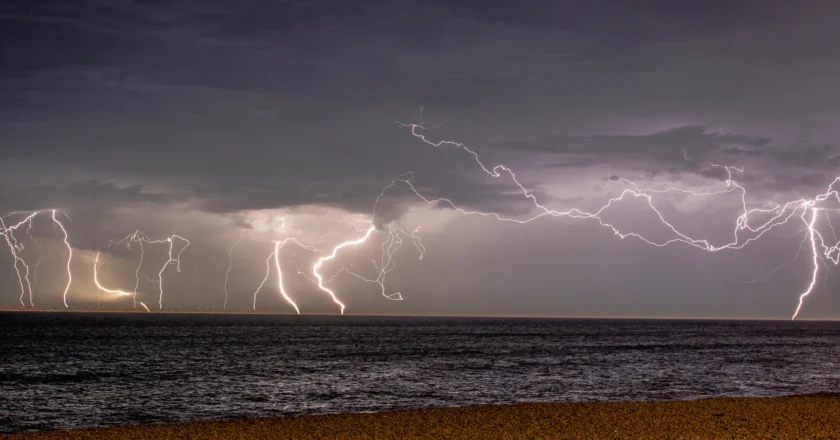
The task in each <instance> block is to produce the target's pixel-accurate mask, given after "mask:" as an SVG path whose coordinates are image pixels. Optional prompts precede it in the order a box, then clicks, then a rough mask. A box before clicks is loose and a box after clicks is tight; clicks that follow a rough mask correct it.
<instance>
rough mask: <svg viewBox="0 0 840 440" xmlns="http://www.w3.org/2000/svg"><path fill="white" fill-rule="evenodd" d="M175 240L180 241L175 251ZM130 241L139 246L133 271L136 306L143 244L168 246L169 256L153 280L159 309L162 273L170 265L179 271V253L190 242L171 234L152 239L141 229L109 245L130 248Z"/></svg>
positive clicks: (161, 295) (143, 252) (161, 298)
mask: <svg viewBox="0 0 840 440" xmlns="http://www.w3.org/2000/svg"><path fill="white" fill-rule="evenodd" d="M176 241H178V242H180V243H181V246H180V247H178V250H177V251H176V244H175V242H176ZM132 243H138V245H139V246H140V262H139V263H138V264H137V267H136V268H135V272H134V276H135V284H134V293H133V295H132V296H133V298H134V307H137V290H138V288H139V286H140V275H141V271H140V269H141V267H142V265H143V256H144V254H145V249H144V248H143V244H163V243H166V244H168V246H169V252H168V257H169V258H168V259H167V260H166V262H165V263H163V266H161V268H160V270H159V271H158V276H157V280H155V281H153V282H154V283H155V284H157V286H158V295H159V299H158V307H159V308H160V309H163V280H164V279H165V278H166V277H164V273H165V272H166V269H167V268H168V267H169V266H170V265H174V266H175V271H176V272H181V254H182V253H183V252H184V251H185V250H186V249H187V247H189V245H190V242H189V240H187V239H186V238H184V237H181V236H180V235H171V236H169V237H167V238H165V239H161V240H152V239H151V238H149V236H148V235H146V234H145V233H143V232H141V231H134V232H132V233H131V234H129V235H127V236H126V237H125V238H123V239H121V240H115V241H111V243H110V245H109V246H111V245H118V244H125V245H126V247H127V248H129V249H130V248H131V244H132ZM144 307H145V305H144Z"/></svg>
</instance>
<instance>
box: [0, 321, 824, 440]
mask: <svg viewBox="0 0 840 440" xmlns="http://www.w3.org/2000/svg"><path fill="white" fill-rule="evenodd" d="M838 353H840V323H830V322H786V321H785V322H781V321H763V322H761V321H759V322H757V321H666V320H589V319H485V318H419V317H418V318H414V317H411V318H407V317H353V316H344V317H340V316H330V317H325V316H270V315H187V314H182V315H179V314H117V313H113V314H110V313H88V314H85V313H20V312H14V313H0V432H4V433H8V432H19V431H28V430H43V429H57V428H80V427H93V426H107V425H123V424H137V423H160V422H175V421H191V420H208V419H224V418H236V417H255V416H258V417H265V416H280V415H292V414H317V413H335V412H366V411H384V410H393V409H400V408H418V407H430V406H461V405H473V404H486V403H513V402H534V401H545V402H548V401H596V400H643V399H695V398H702V397H712V396H778V395H786V394H798V393H812V392H821V391H833V392H837V391H840V368H838V361H837V359H840V358H839V357H838Z"/></svg>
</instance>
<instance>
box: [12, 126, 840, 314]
mask: <svg viewBox="0 0 840 440" xmlns="http://www.w3.org/2000/svg"><path fill="white" fill-rule="evenodd" d="M421 121H422V119H421ZM398 124H399V125H400V127H402V128H405V129H408V130H410V132H411V134H412V135H413V136H414V138H416V139H417V140H419V141H421V142H423V143H425V144H426V145H428V146H431V147H449V148H455V149H458V150H460V151H462V152H464V153H466V154H468V155H469V156H471V157H472V158H473V160H474V161H475V163H476V164H477V165H478V168H480V169H481V171H482V172H483V173H485V174H486V175H487V176H489V177H491V178H493V179H509V180H510V181H511V182H513V184H514V185H515V186H516V188H517V192H518V194H519V195H520V196H521V197H522V198H523V199H524V200H526V201H528V202H529V203H530V205H531V211H530V213H529V214H528V215H527V216H524V217H515V216H507V215H504V214H502V213H499V212H494V211H481V210H476V209H467V208H463V207H461V206H458V204H457V203H455V202H454V201H453V200H451V199H449V198H445V197H438V198H431V197H426V196H424V195H423V193H422V191H421V190H420V189H418V187H416V186H415V184H414V177H415V176H414V173H413V172H411V171H409V172H407V173H405V174H402V175H399V176H397V177H395V178H394V179H392V180H391V182H390V183H389V184H388V185H387V186H386V187H385V188H383V190H382V191H381V193H380V194H379V196H378V197H377V198H376V201H375V203H374V205H373V212H372V214H371V217H370V220H369V222H368V224H367V225H366V226H365V227H363V228H357V229H355V231H356V232H355V235H354V238H352V239H349V240H345V241H342V242H340V243H337V244H334V245H332V247H331V248H328V249H330V250H329V251H328V252H322V251H321V250H319V249H317V248H315V247H312V246H309V245H304V244H302V243H301V242H299V241H298V240H296V239H294V238H290V237H288V236H285V223H284V227H283V233H284V238H283V239H282V240H277V241H274V247H273V251H272V252H271V253H269V255H268V256H267V258H266V260H265V264H266V271H265V276H264V277H263V279H262V282H261V283H260V284H259V286H258V287H257V289H256V291H254V294H253V301H252V307H253V310H256V306H257V296H258V294H259V292H260V291H261V290H262V288H263V287H264V286H265V284H266V282H267V281H268V278H269V276H270V274H271V270H272V266H273V267H274V269H275V270H276V271H277V287H278V291H279V293H280V295H281V296H282V297H283V299H284V300H285V301H286V302H287V303H289V305H291V306H292V307H293V308H294V309H295V311H296V312H297V313H298V314H300V309H299V307H298V305H297V304H296V303H295V301H294V300H293V299H292V298H291V297H290V296H289V294H288V292H287V291H286V288H285V285H284V281H285V280H284V276H283V273H282V264H281V252H282V250H283V249H284V248H285V246H286V245H287V244H294V245H296V246H299V247H300V248H302V249H306V250H309V251H311V252H314V253H317V254H318V255H317V259H316V260H315V262H314V263H313V265H312V266H311V269H310V270H309V271H307V272H302V271H301V270H300V269H297V273H298V274H300V275H302V276H304V277H306V278H307V279H309V280H310V281H311V282H312V283H313V284H314V285H315V286H316V287H317V289H318V290H319V291H320V292H322V293H324V294H326V295H327V296H328V297H329V299H330V300H331V301H332V302H333V303H334V304H336V305H337V306H338V307H339V308H340V313H341V314H344V311H345V308H346V306H345V303H344V302H343V301H342V300H341V299H340V298H339V295H338V294H337V292H336V290H338V289H336V288H334V287H330V286H332V284H331V283H333V282H334V281H335V280H336V279H337V278H338V277H339V276H342V275H344V274H347V275H350V276H352V277H354V278H356V279H358V280H361V281H363V282H366V283H370V284H375V285H377V286H379V290H380V292H381V294H382V296H383V297H385V298H387V299H391V300H402V299H403V296H402V294H401V293H400V292H393V293H389V292H388V289H387V288H386V277H387V276H388V274H390V273H391V272H392V271H393V270H394V269H395V268H396V255H397V254H398V252H399V251H400V250H401V249H402V247H403V244H404V243H406V242H408V241H409V240H410V242H411V244H412V245H413V246H414V247H415V249H416V250H417V251H418V253H419V258H420V259H422V258H423V257H424V255H425V250H426V249H425V247H424V246H423V244H422V242H421V241H420V238H419V235H418V233H419V227H418V228H415V229H414V230H411V231H407V230H405V229H402V228H401V227H399V226H397V225H395V224H393V223H388V224H384V225H377V224H376V221H375V220H376V211H377V207H378V205H379V204H380V201H381V199H382V198H383V196H384V195H385V194H386V192H388V191H389V190H391V189H392V188H394V187H395V186H397V185H399V186H404V187H406V188H408V189H409V190H410V191H411V192H412V193H413V194H414V195H415V196H416V197H417V198H418V199H419V200H420V201H422V202H424V203H426V204H430V205H433V206H448V207H450V208H452V209H453V210H455V211H456V212H458V213H460V214H463V215H467V216H482V217H490V218H494V219H496V220H498V221H502V222H510V223H515V224H519V225H524V224H528V223H531V222H534V221H536V220H538V219H542V218H560V217H567V218H573V219H584V220H591V221H595V222H597V223H598V224H599V225H600V226H601V227H604V228H606V229H608V230H609V231H611V232H612V233H613V234H614V235H616V236H618V237H619V238H621V239H625V238H634V239H637V240H639V241H641V242H643V243H646V244H648V245H651V246H656V247H666V246H672V245H678V244H683V245H688V246H691V247H693V248H697V249H699V250H702V251H705V252H710V253H712V252H720V251H725V250H740V249H743V248H745V247H746V246H747V245H749V244H750V243H752V242H754V241H756V240H758V239H760V238H762V237H763V236H765V235H767V234H768V233H770V232H771V231H773V230H775V229H777V228H779V227H780V226H782V225H786V224H790V223H791V222H797V223H798V221H800V220H801V222H802V225H803V229H801V230H800V231H799V233H802V232H805V233H806V236H805V238H804V239H803V241H802V243H801V244H800V247H799V249H798V252H797V254H796V256H795V257H794V258H793V259H791V260H789V261H787V262H785V263H783V264H782V265H781V266H778V267H776V268H775V269H773V270H772V271H771V272H770V275H769V276H768V277H767V278H764V279H760V280H754V281H753V282H758V281H766V280H767V279H769V278H770V277H771V276H773V274H774V273H775V272H776V271H777V270H779V269H781V268H782V267H785V266H787V265H789V264H791V263H792V262H794V261H796V260H797V259H798V258H799V256H800V254H801V252H802V249H803V248H804V244H805V242H806V241H808V242H810V250H811V257H812V258H811V260H812V268H811V269H812V271H811V277H810V282H809V283H808V285H807V286H806V288H805V289H804V290H803V291H802V292H801V293H800V295H799V297H798V303H797V306H796V309H795V311H794V313H793V316H792V319H796V318H797V317H798V316H799V315H800V312H801V311H802V309H803V306H804V303H805V299H806V297H808V296H809V295H811V293H813V291H814V289H815V287H816V286H817V280H818V276H819V269H820V268H819V266H820V264H824V265H826V266H827V265H828V264H829V262H830V263H833V264H834V265H838V264H840V240H838V238H837V234H836V231H835V229H834V226H833V225H832V223H831V218H830V215H829V211H830V209H829V208H828V207H827V205H828V204H829V203H840V192H838V189H836V186H838V182H840V177H838V178H836V179H835V180H834V181H832V182H831V184H829V185H828V187H827V189H826V191H825V192H824V193H821V194H818V195H816V196H815V197H813V198H810V199H808V198H800V199H797V200H792V201H788V202H785V203H781V204H774V205H771V206H769V207H768V205H760V206H761V207H750V204H749V203H748V201H747V198H748V197H747V190H746V188H745V187H744V186H742V185H741V184H740V183H738V182H737V181H736V180H735V177H734V176H737V175H740V174H743V172H744V169H743V168H740V167H734V166H727V165H719V164H716V163H712V162H704V163H702V164H700V163H698V165H703V166H708V167H711V168H714V169H718V170H721V172H722V173H724V174H725V179H724V187H723V188H722V189H719V190H714V191H693V190H690V189H685V188H679V187H668V188H664V189H654V188H644V187H641V186H640V185H638V184H637V183H635V182H633V181H631V180H628V179H625V178H623V177H617V176H610V178H609V179H608V181H607V185H621V186H622V190H621V191H620V193H619V194H618V195H617V196H615V197H612V198H608V199H607V200H606V202H605V203H604V204H603V205H601V206H600V207H599V208H597V209H595V210H591V211H590V210H584V209H582V208H571V209H568V210H555V209H550V208H548V207H547V206H545V205H544V204H542V203H540V201H539V200H538V197H537V194H538V193H536V192H534V191H532V190H529V189H528V188H526V186H525V185H523V184H522V183H521V181H520V178H519V177H518V176H517V174H516V173H514V171H513V170H512V169H511V168H510V167H508V166H507V165H503V164H499V165H495V166H492V167H490V166H487V165H485V164H484V162H482V160H481V157H480V156H479V154H478V152H477V151H476V150H474V149H472V148H470V147H468V146H467V145H465V144H464V143H461V142H455V141H451V140H439V141H434V140H431V139H430V138H429V137H427V135H426V130H428V129H429V128H432V127H430V126H426V125H425V123H423V122H421V123H419V124H404V123H400V122H398ZM684 158H685V160H686V161H691V162H695V161H694V160H693V159H691V158H690V157H689V156H688V155H687V154H686V153H685V152H684ZM695 163H697V162H695ZM672 194H676V195H680V196H685V197H716V196H724V195H736V196H737V197H738V198H739V207H738V210H737V214H738V215H737V218H736V219H735V222H734V225H733V227H732V231H731V236H729V237H728V238H726V239H725V240H720V241H722V242H713V240H710V239H707V238H703V237H695V236H692V235H691V234H689V233H686V232H684V231H682V230H680V228H678V227H677V226H676V225H674V224H673V223H672V222H670V221H668V220H667V219H666V216H665V215H664V214H663V213H662V211H660V209H658V208H657V200H658V198H659V197H661V196H665V195H672ZM628 201H629V202H634V201H635V202H637V203H641V204H642V206H643V207H644V208H645V209H646V210H649V211H650V212H651V213H653V214H654V215H655V216H656V217H655V218H656V219H657V220H658V222H659V224H661V225H662V226H663V227H664V229H665V231H667V233H668V234H669V235H668V236H667V237H665V238H650V237H646V236H645V235H643V234H642V233H640V232H636V231H632V230H630V231H627V230H623V229H622V228H621V227H619V226H617V225H615V224H613V223H611V222H610V221H608V220H607V219H606V217H607V216H606V215H605V214H606V213H607V212H609V211H610V210H612V209H618V208H617V207H618V205H619V204H620V203H622V202H628ZM47 212H49V213H50V218H51V220H52V224H53V229H54V230H55V232H56V233H58V234H60V238H61V240H62V242H63V243H64V246H65V247H66V249H67V259H66V272H67V275H66V277H67V283H66V284H65V285H64V289H63V293H62V300H63V303H64V306H65V307H67V308H69V305H68V301H67V296H68V292H69V290H70V287H71V284H72V283H73V274H72V271H71V267H72V261H73V248H72V246H71V245H70V237H69V235H68V230H67V228H66V227H65V225H64V224H63V223H62V222H61V221H60V219H59V217H60V215H64V214H63V213H62V212H60V211H57V210H46V211H35V212H30V213H13V214H12V215H15V216H16V217H15V218H16V219H20V218H21V217H20V216H23V219H22V220H20V221H18V222H17V223H12V222H9V221H7V220H6V219H4V218H2V217H0V236H2V238H3V240H4V242H5V244H6V247H7V248H8V249H9V251H10V253H11V256H12V261H13V269H14V271H15V274H16V276H17V284H18V287H19V290H20V303H21V305H22V306H23V307H26V306H27V300H26V299H27V297H28V305H29V306H30V307H34V300H33V287H32V280H31V278H32V277H35V272H34V271H33V270H31V269H32V268H37V267H38V265H39V264H40V259H41V257H42V256H43V255H42V252H39V253H38V258H39V260H38V262H37V263H34V264H33V265H30V264H28V263H27V261H26V258H28V257H26V255H27V253H24V252H23V251H24V249H25V246H26V244H27V243H30V242H32V243H35V244H36V246H37V244H38V242H37V240H36V237H35V234H36V233H37V227H35V226H33V220H34V219H35V218H36V217H37V216H38V215H39V214H41V213H47ZM822 215H824V216H825V222H822V221H820V220H819V219H820V218H821V216H822ZM64 216H65V217H66V215H64ZM822 223H825V227H827V228H828V230H830V233H829V232H828V230H826V234H825V235H823V234H822V233H821V232H820V228H822V227H823V226H820V225H821V224H822ZM354 228H355V225H354ZM21 234H25V235H21ZM376 234H381V236H382V241H381V243H378V244H379V246H378V253H379V255H378V258H370V263H371V264H372V267H373V273H367V274H363V273H365V272H364V270H359V269H358V268H357V267H356V266H354V265H353V264H350V265H349V266H348V267H343V268H336V269H334V272H332V273H331V275H329V274H325V273H324V272H326V271H327V270H328V269H329V268H331V267H334V266H336V260H338V259H339V255H342V254H343V253H346V249H347V248H351V249H352V250H353V254H352V255H351V257H352V258H353V261H354V262H355V260H356V253H357V251H358V250H359V249H369V248H371V247H374V246H375V245H370V243H371V242H373V241H375V240H374V239H373V238H372V237H374V236H375V235H376ZM827 239H830V241H828V240H827ZM242 241H243V235H240V237H239V239H238V240H237V241H236V242H235V243H233V245H232V246H231V247H230V248H229V250H228V267H227V270H226V271H225V276H224V292H225V300H224V306H223V310H227V306H228V300H229V297H230V295H229V292H228V283H229V278H230V273H231V271H232V270H233V251H234V249H235V248H236V247H237V246H238V245H239V244H240V243H242ZM715 241H717V240H715ZM114 244H125V245H126V246H127V247H128V248H129V249H130V248H131V246H132V244H137V245H138V246H139V247H140V256H139V263H138V264H137V266H136V267H135V283H134V288H133V290H132V291H124V290H119V289H111V288H107V287H105V286H103V285H102V283H101V280H100V279H99V275H100V270H101V267H100V253H99V252H97V254H96V258H95V261H94V265H93V281H94V284H95V285H96V287H97V288H98V289H99V291H100V292H105V293H110V294H114V295H118V296H121V297H125V296H131V297H132V298H133V302H134V307H135V308H136V307H137V304H138V303H139V304H140V306H142V307H143V308H144V309H146V311H149V308H148V307H147V306H146V304H144V303H143V302H138V301H137V299H138V291H139V290H140V287H141V280H140V278H141V275H143V276H144V277H145V278H147V279H148V280H149V281H150V282H151V283H153V284H156V285H157V294H158V306H159V308H160V309H163V297H164V280H165V279H166V278H167V276H168V275H167V271H168V270H169V268H170V266H172V267H173V268H174V271H176V272H180V268H181V264H180V263H181V255H182V253H183V252H184V251H185V250H186V249H187V247H189V246H190V242H189V241H188V240H187V239H185V238H183V237H182V236H180V235H171V236H169V237H167V238H165V239H159V240H153V239H151V238H149V237H148V236H147V235H146V234H144V233H143V232H141V231H139V230H138V231H135V232H133V233H132V234H129V235H128V236H126V237H125V238H123V239H122V240H118V241H112V242H111V245H114ZM156 244H166V245H167V247H168V251H167V255H168V259H167V260H166V262H165V263H163V265H162V266H161V267H160V268H159V270H158V271H157V276H156V279H153V278H151V277H149V276H148V275H146V274H145V273H143V271H142V267H143V264H144V257H145V247H144V246H145V245H156ZM62 255H63V254H62ZM342 258H343V257H342ZM272 261H273V263H272ZM365 264H367V263H365ZM295 267H296V268H297V265H296V264H295ZM827 267H828V266H827ZM367 270H368V271H370V269H367ZM827 272H828V271H827ZM169 273H170V274H171V271H170V272H169ZM35 278H36V282H37V277H35Z"/></svg>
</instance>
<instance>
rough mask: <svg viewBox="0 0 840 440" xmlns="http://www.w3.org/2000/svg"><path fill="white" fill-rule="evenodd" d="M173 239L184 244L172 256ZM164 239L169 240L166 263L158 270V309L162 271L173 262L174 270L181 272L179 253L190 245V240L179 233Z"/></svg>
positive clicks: (160, 301)
mask: <svg viewBox="0 0 840 440" xmlns="http://www.w3.org/2000/svg"><path fill="white" fill-rule="evenodd" d="M175 239H179V240H181V241H182V242H184V246H182V247H181V250H179V251H178V252H177V253H176V254H175V256H174V257H173V255H172V252H173V251H174V247H175ZM166 241H167V242H169V259H168V260H166V263H163V267H161V268H160V272H158V287H159V288H160V300H159V301H158V306H159V307H160V309H163V272H164V271H165V270H166V268H167V267H169V265H170V264H174V265H175V270H176V271H177V272H181V253H183V252H184V250H186V249H187V247H188V246H189V245H190V242H189V241H188V240H187V239H186V238H184V237H181V236H180V235H173V236H171V237H168V238H167V239H166Z"/></svg>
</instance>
